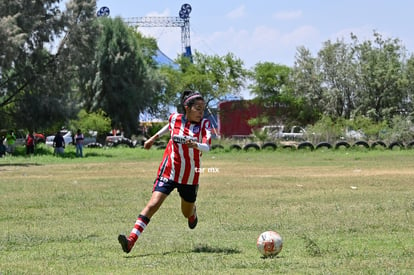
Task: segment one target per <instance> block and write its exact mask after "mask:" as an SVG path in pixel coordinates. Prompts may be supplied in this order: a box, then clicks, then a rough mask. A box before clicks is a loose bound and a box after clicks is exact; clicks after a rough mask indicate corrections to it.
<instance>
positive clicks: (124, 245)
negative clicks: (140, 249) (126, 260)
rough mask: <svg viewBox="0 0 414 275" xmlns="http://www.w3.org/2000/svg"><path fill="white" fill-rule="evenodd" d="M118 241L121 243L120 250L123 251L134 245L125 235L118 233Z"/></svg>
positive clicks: (127, 251)
mask: <svg viewBox="0 0 414 275" xmlns="http://www.w3.org/2000/svg"><path fill="white" fill-rule="evenodd" d="M118 242H119V243H120V244H121V246H122V250H123V251H124V252H125V253H129V252H130V251H131V249H132V247H133V246H134V244H133V243H132V242H131V241H130V240H129V238H127V237H126V236H125V235H119V236H118Z"/></svg>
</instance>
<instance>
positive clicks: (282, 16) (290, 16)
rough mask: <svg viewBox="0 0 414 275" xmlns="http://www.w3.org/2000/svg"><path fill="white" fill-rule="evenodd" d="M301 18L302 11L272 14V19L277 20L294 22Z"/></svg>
mask: <svg viewBox="0 0 414 275" xmlns="http://www.w3.org/2000/svg"><path fill="white" fill-rule="evenodd" d="M300 17H302V11H301V10H297V11H281V12H277V13H275V14H273V18H275V19H277V20H294V19H298V18H300Z"/></svg>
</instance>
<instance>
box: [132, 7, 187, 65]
mask: <svg viewBox="0 0 414 275" xmlns="http://www.w3.org/2000/svg"><path fill="white" fill-rule="evenodd" d="M191 10H192V9H191V5H190V4H183V5H182V6H181V10H180V11H179V12H178V15H179V16H178V17H161V16H160V17H155V16H154V17H130V18H125V19H124V22H125V23H126V24H128V25H129V26H131V27H134V28H138V27H161V28H164V27H180V28H181V52H182V54H183V55H184V56H185V57H188V58H190V60H191V61H192V53H191V43H190V13H191Z"/></svg>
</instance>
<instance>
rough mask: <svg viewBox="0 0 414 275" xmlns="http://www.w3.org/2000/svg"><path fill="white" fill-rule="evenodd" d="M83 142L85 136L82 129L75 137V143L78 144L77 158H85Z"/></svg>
mask: <svg viewBox="0 0 414 275" xmlns="http://www.w3.org/2000/svg"><path fill="white" fill-rule="evenodd" d="M83 140H84V136H83V134H82V131H81V129H78V131H77V132H76V135H75V143H76V156H77V157H81V158H82V157H83Z"/></svg>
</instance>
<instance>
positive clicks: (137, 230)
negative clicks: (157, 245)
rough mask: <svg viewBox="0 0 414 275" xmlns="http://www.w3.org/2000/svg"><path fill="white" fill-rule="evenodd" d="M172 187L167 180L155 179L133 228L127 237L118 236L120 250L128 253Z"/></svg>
mask: <svg viewBox="0 0 414 275" xmlns="http://www.w3.org/2000/svg"><path fill="white" fill-rule="evenodd" d="M173 189H174V185H172V184H170V183H169V182H163V181H161V180H159V179H157V180H155V182H154V188H153V192H152V195H151V198H150V200H149V201H148V203H147V205H146V206H145V207H144V209H143V210H142V211H141V213H140V214H139V216H138V218H137V220H136V222H135V225H134V228H133V229H132V231H131V233H130V234H129V237H126V236H125V235H119V236H118V241H119V243H120V244H121V246H122V250H123V251H124V252H126V253H129V252H130V251H131V249H132V247H133V246H134V244H135V242H136V241H137V240H138V237H139V236H140V235H141V234H142V232H143V231H144V230H145V228H146V227H147V225H148V223H149V222H150V219H151V218H152V216H153V215H154V214H155V213H156V212H157V211H158V209H159V208H160V207H161V205H162V203H163V202H164V200H165V199H166V198H167V197H168V195H169V194H170V193H171V191H172V190H173Z"/></svg>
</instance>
